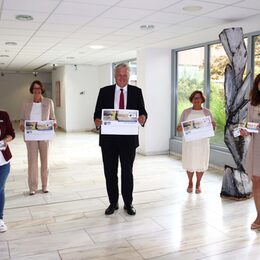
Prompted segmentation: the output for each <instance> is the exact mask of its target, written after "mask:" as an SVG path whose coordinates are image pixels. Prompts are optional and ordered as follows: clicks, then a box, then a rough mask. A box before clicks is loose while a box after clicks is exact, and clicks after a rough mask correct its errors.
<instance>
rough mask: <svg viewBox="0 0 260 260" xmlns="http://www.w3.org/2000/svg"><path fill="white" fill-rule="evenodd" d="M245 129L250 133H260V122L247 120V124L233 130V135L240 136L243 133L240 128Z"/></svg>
mask: <svg viewBox="0 0 260 260" xmlns="http://www.w3.org/2000/svg"><path fill="white" fill-rule="evenodd" d="M241 129H244V130H246V132H248V133H258V132H259V123H254V122H247V123H246V125H245V126H238V127H236V128H235V129H234V130H233V136H234V137H238V136H240V135H241V133H240V130H241Z"/></svg>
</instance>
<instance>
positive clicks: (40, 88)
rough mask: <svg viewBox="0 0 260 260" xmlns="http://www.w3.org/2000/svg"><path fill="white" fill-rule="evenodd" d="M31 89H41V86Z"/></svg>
mask: <svg viewBox="0 0 260 260" xmlns="http://www.w3.org/2000/svg"><path fill="white" fill-rule="evenodd" d="M33 89H42V88H41V87H39V88H37V87H34V88H33Z"/></svg>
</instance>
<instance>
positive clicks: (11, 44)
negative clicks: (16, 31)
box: [5, 42, 17, 46]
mask: <svg viewBox="0 0 260 260" xmlns="http://www.w3.org/2000/svg"><path fill="white" fill-rule="evenodd" d="M5 45H9V46H15V45H17V42H5Z"/></svg>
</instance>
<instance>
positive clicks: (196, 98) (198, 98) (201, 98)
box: [193, 97, 202, 99]
mask: <svg viewBox="0 0 260 260" xmlns="http://www.w3.org/2000/svg"><path fill="white" fill-rule="evenodd" d="M193 99H202V97H194V98H193Z"/></svg>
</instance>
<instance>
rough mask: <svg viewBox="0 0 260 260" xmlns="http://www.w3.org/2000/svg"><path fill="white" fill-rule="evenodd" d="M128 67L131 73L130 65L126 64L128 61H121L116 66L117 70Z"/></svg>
mask: <svg viewBox="0 0 260 260" xmlns="http://www.w3.org/2000/svg"><path fill="white" fill-rule="evenodd" d="M124 68H126V69H127V72H128V73H130V68H129V66H128V65H127V64H126V63H119V64H117V65H116V66H115V72H116V71H117V70H118V69H124Z"/></svg>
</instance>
